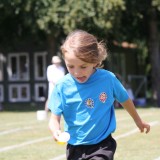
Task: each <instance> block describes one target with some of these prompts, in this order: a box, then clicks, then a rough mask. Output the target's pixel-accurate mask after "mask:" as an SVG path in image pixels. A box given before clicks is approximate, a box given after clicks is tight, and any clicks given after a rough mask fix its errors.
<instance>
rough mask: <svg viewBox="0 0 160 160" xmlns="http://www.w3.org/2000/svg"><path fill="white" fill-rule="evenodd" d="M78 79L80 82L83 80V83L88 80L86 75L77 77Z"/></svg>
mask: <svg viewBox="0 0 160 160" xmlns="http://www.w3.org/2000/svg"><path fill="white" fill-rule="evenodd" d="M76 79H77V81H78V82H81V83H83V82H85V81H86V77H85V76H83V77H76Z"/></svg>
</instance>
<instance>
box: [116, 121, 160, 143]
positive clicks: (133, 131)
mask: <svg viewBox="0 0 160 160" xmlns="http://www.w3.org/2000/svg"><path fill="white" fill-rule="evenodd" d="M158 123H159V122H158V121H153V122H150V123H149V124H150V125H151V126H155V125H157V124H158ZM136 132H139V130H138V129H137V128H136V129H133V130H131V131H129V132H127V133H124V134H121V135H119V136H116V137H115V139H116V140H118V139H120V138H124V137H127V136H129V135H131V134H134V133H136Z"/></svg>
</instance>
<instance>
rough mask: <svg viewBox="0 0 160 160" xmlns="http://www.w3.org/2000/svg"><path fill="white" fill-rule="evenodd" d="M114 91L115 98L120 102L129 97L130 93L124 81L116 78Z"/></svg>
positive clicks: (114, 79)
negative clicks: (123, 83)
mask: <svg viewBox="0 0 160 160" xmlns="http://www.w3.org/2000/svg"><path fill="white" fill-rule="evenodd" d="M113 90H114V91H113V92H114V98H115V99H116V100H117V101H118V102H120V103H123V102H125V101H126V100H128V99H129V96H128V93H127V91H126V89H125V88H124V86H123V85H122V83H121V82H120V81H119V80H118V79H117V78H116V77H114V78H113Z"/></svg>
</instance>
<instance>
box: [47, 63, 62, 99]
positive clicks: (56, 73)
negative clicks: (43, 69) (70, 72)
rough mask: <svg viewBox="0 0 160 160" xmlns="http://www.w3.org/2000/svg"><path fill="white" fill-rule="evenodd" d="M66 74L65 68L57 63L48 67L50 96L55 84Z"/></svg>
mask: <svg viewBox="0 0 160 160" xmlns="http://www.w3.org/2000/svg"><path fill="white" fill-rule="evenodd" d="M64 75H65V69H64V68H63V67H62V66H60V65H56V64H52V65H49V66H48V68H47V80H48V98H49V97H50V95H51V93H52V90H53V88H54V86H55V84H56V83H57V82H58V80H59V79H61V78H62V77H63V76H64Z"/></svg>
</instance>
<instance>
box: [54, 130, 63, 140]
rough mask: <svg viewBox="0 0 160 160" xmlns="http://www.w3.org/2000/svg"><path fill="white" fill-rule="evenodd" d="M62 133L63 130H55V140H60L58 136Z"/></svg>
mask: <svg viewBox="0 0 160 160" xmlns="http://www.w3.org/2000/svg"><path fill="white" fill-rule="evenodd" d="M61 133H62V132H61V130H56V131H54V134H53V137H54V140H55V141H58V137H59V135H60V134H61Z"/></svg>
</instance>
